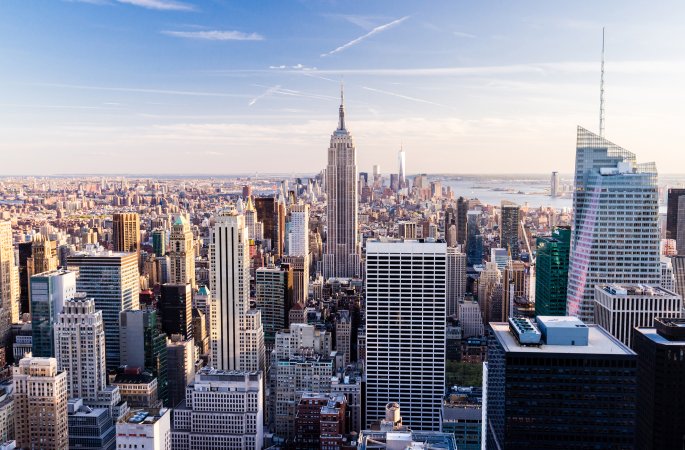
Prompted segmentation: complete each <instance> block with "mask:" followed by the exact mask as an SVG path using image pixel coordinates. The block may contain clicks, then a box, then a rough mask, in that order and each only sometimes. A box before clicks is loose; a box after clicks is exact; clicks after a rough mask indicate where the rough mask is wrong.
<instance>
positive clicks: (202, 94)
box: [34, 83, 245, 98]
mask: <svg viewBox="0 0 685 450" xmlns="http://www.w3.org/2000/svg"><path fill="white" fill-rule="evenodd" d="M34 85H35V86H51V87H61V88H67V89H84V90H91V91H114V92H135V93H141V94H167V95H189V96H196V97H234V98H235V97H237V98H241V97H245V96H244V95H243V94H229V93H226V92H203V91H177V90H173V89H148V88H135V87H116V86H89V85H81V84H56V83H34Z"/></svg>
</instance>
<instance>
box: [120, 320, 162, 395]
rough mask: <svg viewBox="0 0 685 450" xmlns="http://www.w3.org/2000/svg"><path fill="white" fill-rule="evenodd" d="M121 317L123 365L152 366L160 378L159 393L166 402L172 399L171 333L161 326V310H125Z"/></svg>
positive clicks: (147, 367) (150, 369)
mask: <svg viewBox="0 0 685 450" xmlns="http://www.w3.org/2000/svg"><path fill="white" fill-rule="evenodd" d="M120 321H121V327H120V331H121V332H120V334H119V345H120V347H121V360H120V365H121V366H129V367H142V368H145V369H146V370H149V371H150V372H151V373H152V375H153V376H154V377H156V378H157V396H158V397H159V399H160V400H161V401H162V402H163V403H165V404H166V403H167V402H168V401H169V398H168V386H169V376H168V373H169V369H168V361H167V351H166V339H167V337H166V334H165V333H164V332H163V331H162V329H161V324H160V323H159V316H158V313H157V311H155V310H152V309H145V310H132V311H122V312H121V318H120ZM107 366H109V364H107Z"/></svg>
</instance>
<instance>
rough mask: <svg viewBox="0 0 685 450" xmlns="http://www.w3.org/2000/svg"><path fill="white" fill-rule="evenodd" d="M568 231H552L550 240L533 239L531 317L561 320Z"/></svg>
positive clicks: (563, 309) (566, 280)
mask: <svg viewBox="0 0 685 450" xmlns="http://www.w3.org/2000/svg"><path fill="white" fill-rule="evenodd" d="M570 246H571V228H570V227H556V228H555V229H554V231H553V232H552V235H551V236H541V237H539V238H537V257H536V259H535V315H536V316H565V315H566V291H567V287H568V260H569V256H570Z"/></svg>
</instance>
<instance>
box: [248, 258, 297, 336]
mask: <svg viewBox="0 0 685 450" xmlns="http://www.w3.org/2000/svg"><path fill="white" fill-rule="evenodd" d="M255 285H256V301H257V308H259V310H260V311H261V313H262V326H263V328H264V339H265V342H267V343H268V344H270V345H268V346H269V347H270V348H273V343H274V340H275V339H276V333H277V332H278V331H280V330H282V329H283V328H286V327H288V312H289V311H290V308H291V307H292V305H293V275H292V270H291V268H290V265H287V264H286V265H281V266H280V267H274V266H269V267H260V268H258V269H257V270H256V271H255Z"/></svg>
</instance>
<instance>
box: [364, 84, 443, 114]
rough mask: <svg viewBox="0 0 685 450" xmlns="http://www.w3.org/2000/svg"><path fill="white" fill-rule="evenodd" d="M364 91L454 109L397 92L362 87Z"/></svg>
mask: <svg viewBox="0 0 685 450" xmlns="http://www.w3.org/2000/svg"><path fill="white" fill-rule="evenodd" d="M362 89H365V90H367V91H371V92H378V93H379V94H385V95H390V96H392V97H397V98H402V99H404V100H410V101H413V102H418V103H426V104H428V105H433V106H442V107H443V108H449V109H453V108H452V107H451V106H447V105H443V104H440V103H435V102H432V101H430V100H424V99H422V98H417V97H410V96H408V95H404V94H398V93H396V92H389V91H383V90H381V89H375V88H371V87H368V86H362Z"/></svg>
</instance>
